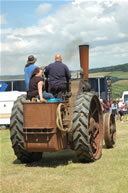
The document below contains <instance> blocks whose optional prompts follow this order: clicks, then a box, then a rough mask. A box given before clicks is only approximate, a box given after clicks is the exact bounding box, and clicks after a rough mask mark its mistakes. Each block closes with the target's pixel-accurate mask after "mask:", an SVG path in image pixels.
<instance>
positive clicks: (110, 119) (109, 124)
mask: <svg viewBox="0 0 128 193" xmlns="http://www.w3.org/2000/svg"><path fill="white" fill-rule="evenodd" d="M104 141H105V145H106V147H107V148H113V147H114V146H115V144H116V122H115V118H114V115H113V114H112V113H105V114H104Z"/></svg>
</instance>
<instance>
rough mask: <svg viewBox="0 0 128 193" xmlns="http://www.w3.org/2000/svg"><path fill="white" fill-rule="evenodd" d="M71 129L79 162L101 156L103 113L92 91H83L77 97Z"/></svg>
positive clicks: (93, 159)
mask: <svg viewBox="0 0 128 193" xmlns="http://www.w3.org/2000/svg"><path fill="white" fill-rule="evenodd" d="M72 131H73V146H74V150H75V151H76V154H77V157H78V160H79V161H80V162H91V161H95V160H97V159H99V158H100V157H101V154H102V145H103V115H102V110H101V105H100V102H99V99H98V97H97V96H96V95H95V94H94V93H91V92H85V93H82V94H80V95H79V96H78V97H77V100H76V103H75V108H74V114H73V127H72Z"/></svg>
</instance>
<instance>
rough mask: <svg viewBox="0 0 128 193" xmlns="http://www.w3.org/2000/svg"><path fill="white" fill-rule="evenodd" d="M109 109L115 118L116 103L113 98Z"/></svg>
mask: <svg viewBox="0 0 128 193" xmlns="http://www.w3.org/2000/svg"><path fill="white" fill-rule="evenodd" d="M111 109H112V114H113V115H114V118H115V119H116V116H117V103H116V101H115V100H114V101H113V103H112V107H111Z"/></svg>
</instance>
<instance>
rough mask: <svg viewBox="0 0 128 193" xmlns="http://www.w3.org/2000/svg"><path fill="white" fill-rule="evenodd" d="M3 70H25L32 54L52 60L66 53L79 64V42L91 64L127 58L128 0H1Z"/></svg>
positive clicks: (66, 57)
mask: <svg viewBox="0 0 128 193" xmlns="http://www.w3.org/2000/svg"><path fill="white" fill-rule="evenodd" d="M0 3H1V10H0V23H1V41H0V44H1V46H0V58H1V59H0V75H7V74H10V75H12V74H23V73H24V66H25V64H26V61H27V58H28V56H29V55H34V56H35V57H37V62H36V65H38V66H42V65H48V64H49V63H51V62H53V61H54V58H55V54H56V53H61V54H62V57H63V63H65V64H67V65H68V67H69V69H70V70H78V69H79V68H80V67H79V66H80V62H79V49H78V46H79V45H80V44H89V45H90V50H89V68H96V67H106V66H111V65H118V64H124V63H128V0H111V1H110V0H96V1H94V0H74V1H72V0H71V1H68V0H60V1H59V0H56V1H55V0H49V1H47V0H46V1H43V0H42V1H38V0H35V1H30V0H28V1H27V0H24V1H23V0H21V1H19V0H17V1H12V0H8V1H6V0H2V1H0Z"/></svg>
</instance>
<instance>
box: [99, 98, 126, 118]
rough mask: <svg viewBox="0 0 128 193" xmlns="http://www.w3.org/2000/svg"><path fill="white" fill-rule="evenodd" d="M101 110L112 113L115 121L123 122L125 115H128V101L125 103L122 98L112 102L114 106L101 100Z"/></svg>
mask: <svg viewBox="0 0 128 193" xmlns="http://www.w3.org/2000/svg"><path fill="white" fill-rule="evenodd" d="M100 103H101V108H102V111H103V112H104V113H106V112H112V113H113V115H114V117H115V119H116V120H117V119H119V120H120V121H123V119H124V114H125V113H128V100H127V101H126V102H125V103H124V102H123V100H122V98H120V99H116V100H113V101H112V104H110V105H106V103H105V102H104V100H103V99H100Z"/></svg>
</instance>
